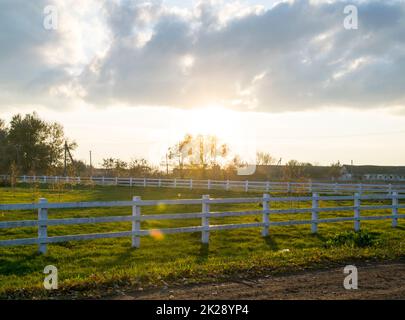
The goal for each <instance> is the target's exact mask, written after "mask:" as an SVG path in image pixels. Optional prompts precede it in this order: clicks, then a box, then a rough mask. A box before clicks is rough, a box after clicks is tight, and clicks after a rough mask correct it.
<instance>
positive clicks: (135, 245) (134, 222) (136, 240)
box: [132, 196, 141, 248]
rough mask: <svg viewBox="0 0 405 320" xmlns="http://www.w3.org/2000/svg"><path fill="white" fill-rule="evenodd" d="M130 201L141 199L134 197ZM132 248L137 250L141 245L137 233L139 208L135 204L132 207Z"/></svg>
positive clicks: (139, 225) (138, 228)
mask: <svg viewBox="0 0 405 320" xmlns="http://www.w3.org/2000/svg"><path fill="white" fill-rule="evenodd" d="M132 201H141V197H138V196H134V197H132ZM132 217H133V220H132V233H133V234H132V247H133V248H139V247H140V245H141V237H140V236H139V231H140V230H141V220H140V217H141V207H140V206H137V205H136V204H133V205H132Z"/></svg>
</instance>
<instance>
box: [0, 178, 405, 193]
mask: <svg viewBox="0 0 405 320" xmlns="http://www.w3.org/2000/svg"><path fill="white" fill-rule="evenodd" d="M1 177H3V179H4V178H9V177H8V176H7V175H2V176H0V178H1ZM17 181H18V182H25V183H51V184H52V183H76V184H97V185H117V186H128V187H160V188H187V189H206V190H211V189H221V190H238V191H241V190H242V191H246V192H248V191H255V192H266V193H313V192H318V193H323V194H339V193H348V194H353V193H360V194H363V193H387V194H391V193H392V192H394V191H396V192H398V193H405V185H400V184H363V183H358V184H351V183H319V182H272V181H250V180H245V181H237V180H196V179H176V178H174V179H163V178H130V177H125V178H119V177H113V178H111V177H60V176H27V175H24V176H19V177H17Z"/></svg>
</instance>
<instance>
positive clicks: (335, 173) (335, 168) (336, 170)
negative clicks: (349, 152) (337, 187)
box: [329, 161, 343, 180]
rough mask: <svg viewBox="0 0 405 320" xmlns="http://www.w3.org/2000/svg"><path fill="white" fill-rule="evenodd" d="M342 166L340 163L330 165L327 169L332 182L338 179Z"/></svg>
mask: <svg viewBox="0 0 405 320" xmlns="http://www.w3.org/2000/svg"><path fill="white" fill-rule="evenodd" d="M342 168H343V166H342V165H341V164H340V161H338V162H336V163H332V164H331V165H330V169H329V175H330V176H331V177H332V179H333V180H335V179H337V178H339V177H340V176H341V174H342Z"/></svg>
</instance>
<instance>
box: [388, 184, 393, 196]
mask: <svg viewBox="0 0 405 320" xmlns="http://www.w3.org/2000/svg"><path fill="white" fill-rule="evenodd" d="M391 192H392V184H391V183H390V184H389V185H388V194H391Z"/></svg>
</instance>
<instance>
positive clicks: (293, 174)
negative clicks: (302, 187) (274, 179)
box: [283, 160, 303, 181]
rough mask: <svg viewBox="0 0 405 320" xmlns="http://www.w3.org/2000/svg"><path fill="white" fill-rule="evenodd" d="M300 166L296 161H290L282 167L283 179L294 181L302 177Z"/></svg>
mask: <svg viewBox="0 0 405 320" xmlns="http://www.w3.org/2000/svg"><path fill="white" fill-rule="evenodd" d="M302 173H303V172H302V165H301V163H299V162H298V161H297V160H290V161H288V162H287V163H286V165H285V166H284V172H283V175H284V179H285V180H289V181H291V180H295V179H299V178H301V177H302Z"/></svg>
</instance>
